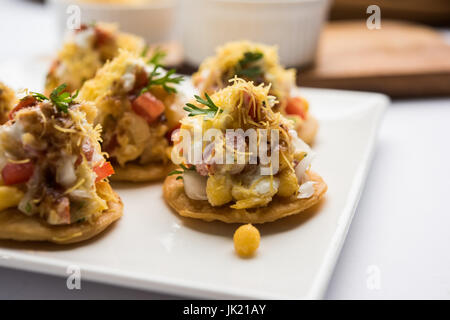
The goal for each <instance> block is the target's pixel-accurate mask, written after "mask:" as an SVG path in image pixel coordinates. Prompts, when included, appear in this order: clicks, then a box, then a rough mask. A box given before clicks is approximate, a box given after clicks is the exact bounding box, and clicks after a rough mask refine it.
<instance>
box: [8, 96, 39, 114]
mask: <svg viewBox="0 0 450 320" xmlns="http://www.w3.org/2000/svg"><path fill="white" fill-rule="evenodd" d="M36 103H37V100H36V99H35V98H34V97H32V96H26V97H25V98H23V99H22V100H20V101H19V103H18V104H17V105H16V106H15V107H14V109H12V110H11V111H10V112H9V115H8V117H9V120H12V119H13V118H14V114H15V113H16V112H17V111H19V110H20V109H24V108H28V107H32V106H34V105H35V104H36Z"/></svg>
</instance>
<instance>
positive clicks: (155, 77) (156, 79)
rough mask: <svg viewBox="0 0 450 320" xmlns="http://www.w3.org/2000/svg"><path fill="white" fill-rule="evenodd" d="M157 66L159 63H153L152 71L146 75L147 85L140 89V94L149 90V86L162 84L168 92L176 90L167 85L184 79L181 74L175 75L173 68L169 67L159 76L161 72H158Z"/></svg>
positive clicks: (158, 66)
mask: <svg viewBox="0 0 450 320" xmlns="http://www.w3.org/2000/svg"><path fill="white" fill-rule="evenodd" d="M158 68H160V65H155V67H154V68H153V71H152V72H151V73H150V75H149V76H148V82H147V85H146V86H145V87H144V88H143V89H142V90H141V93H140V94H143V93H144V92H147V91H149V90H150V87H151V86H162V87H163V88H164V90H166V92H168V93H176V92H177V89H175V88H174V87H172V86H169V84H171V83H173V84H179V83H180V82H181V81H183V80H184V78H183V76H177V75H175V69H170V70H169V71H167V72H166V73H165V74H164V75H163V76H161V73H160V72H158Z"/></svg>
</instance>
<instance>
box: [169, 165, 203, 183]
mask: <svg viewBox="0 0 450 320" xmlns="http://www.w3.org/2000/svg"><path fill="white" fill-rule="evenodd" d="M180 167H181V169H182V170H173V171H171V172H170V173H169V174H168V176H173V175H178V177H177V178H176V180H180V179H183V176H182V174H184V173H185V172H186V171H195V170H196V168H195V166H194V165H191V166H190V167H186V166H185V165H184V164H180Z"/></svg>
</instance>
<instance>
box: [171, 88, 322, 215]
mask: <svg viewBox="0 0 450 320" xmlns="http://www.w3.org/2000/svg"><path fill="white" fill-rule="evenodd" d="M269 92H270V86H264V85H263V84H261V85H258V86H255V85H254V84H253V83H252V82H246V81H244V80H242V79H235V80H234V83H233V84H232V85H230V86H228V87H226V88H225V89H222V90H220V91H218V92H216V93H215V94H213V95H212V96H211V97H210V96H209V95H208V94H206V95H205V96H206V97H205V98H201V97H199V96H197V97H196V102H195V103H193V104H188V106H187V107H186V108H185V109H186V110H187V111H188V112H189V115H188V117H185V118H184V119H183V120H182V121H181V131H179V132H178V133H176V134H175V135H174V137H173V139H174V140H175V145H174V149H173V152H172V160H173V161H174V162H176V163H180V169H177V170H175V171H173V172H172V173H171V175H170V176H169V177H168V178H167V179H166V181H165V184H164V195H165V198H166V200H167V202H168V203H169V205H171V206H172V207H173V208H174V209H175V210H176V211H178V212H179V213H180V214H181V215H184V216H189V217H194V218H201V219H204V220H214V219H217V220H222V221H225V222H242V223H263V222H267V221H273V220H276V219H278V218H281V217H284V216H287V215H291V214H295V213H299V212H301V211H303V210H305V209H306V208H309V207H310V206H312V205H314V204H316V203H317V202H318V201H319V200H320V199H321V198H322V196H323V195H324V193H325V192H326V188H327V187H326V184H325V183H324V181H323V180H322V179H321V178H320V177H319V176H318V175H317V174H315V173H313V172H312V171H311V170H310V164H311V160H312V158H313V154H312V151H311V149H310V148H309V146H308V145H307V144H306V143H304V142H303V141H302V140H301V139H300V138H298V136H297V132H296V131H295V130H293V126H292V122H291V121H289V120H287V119H286V118H285V117H284V116H283V115H282V114H281V113H279V112H274V111H273V109H274V107H275V105H276V103H277V100H276V98H275V97H274V96H271V95H270V94H269ZM211 129H212V130H213V133H214V138H213V139H203V140H202V141H200V142H199V141H198V140H196V139H191V138H189V139H187V138H186V136H189V137H195V135H196V133H199V132H202V133H204V132H208V131H209V130H211ZM230 130H231V131H230ZM210 132H211V131H210ZM189 140H190V141H189ZM187 141H188V142H187ZM187 144H190V145H187ZM191 147H194V148H200V149H201V154H202V157H201V159H200V161H199V159H198V158H197V159H195V157H194V158H193V157H192V154H193V153H188V152H187V150H191ZM262 150H265V153H264V154H267V155H268V156H267V157H264V154H263V153H261V151H262ZM194 152H195V151H194Z"/></svg>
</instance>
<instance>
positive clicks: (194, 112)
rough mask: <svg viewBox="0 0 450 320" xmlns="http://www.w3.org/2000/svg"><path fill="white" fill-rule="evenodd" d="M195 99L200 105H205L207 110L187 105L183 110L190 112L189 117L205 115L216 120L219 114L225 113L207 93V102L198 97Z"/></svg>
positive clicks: (190, 104)
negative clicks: (215, 117)
mask: <svg viewBox="0 0 450 320" xmlns="http://www.w3.org/2000/svg"><path fill="white" fill-rule="evenodd" d="M194 97H195V100H197V102H198V103H201V104H203V105H205V106H206V107H207V108H199V107H197V106H195V105H193V104H192V103H186V107H184V108H183V109H184V110H186V111H187V112H189V114H188V116H189V117H193V116H198V115H205V116H206V117H207V118H214V116H215V115H216V113H217V112H219V113H221V112H222V111H223V110H221V109H219V107H218V106H216V105H215V104H214V102H213V101H212V100H211V98H210V97H209V95H208V94H207V93H205V97H206V100H205V99H202V97H200V96H197V95H196V96H194Z"/></svg>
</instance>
